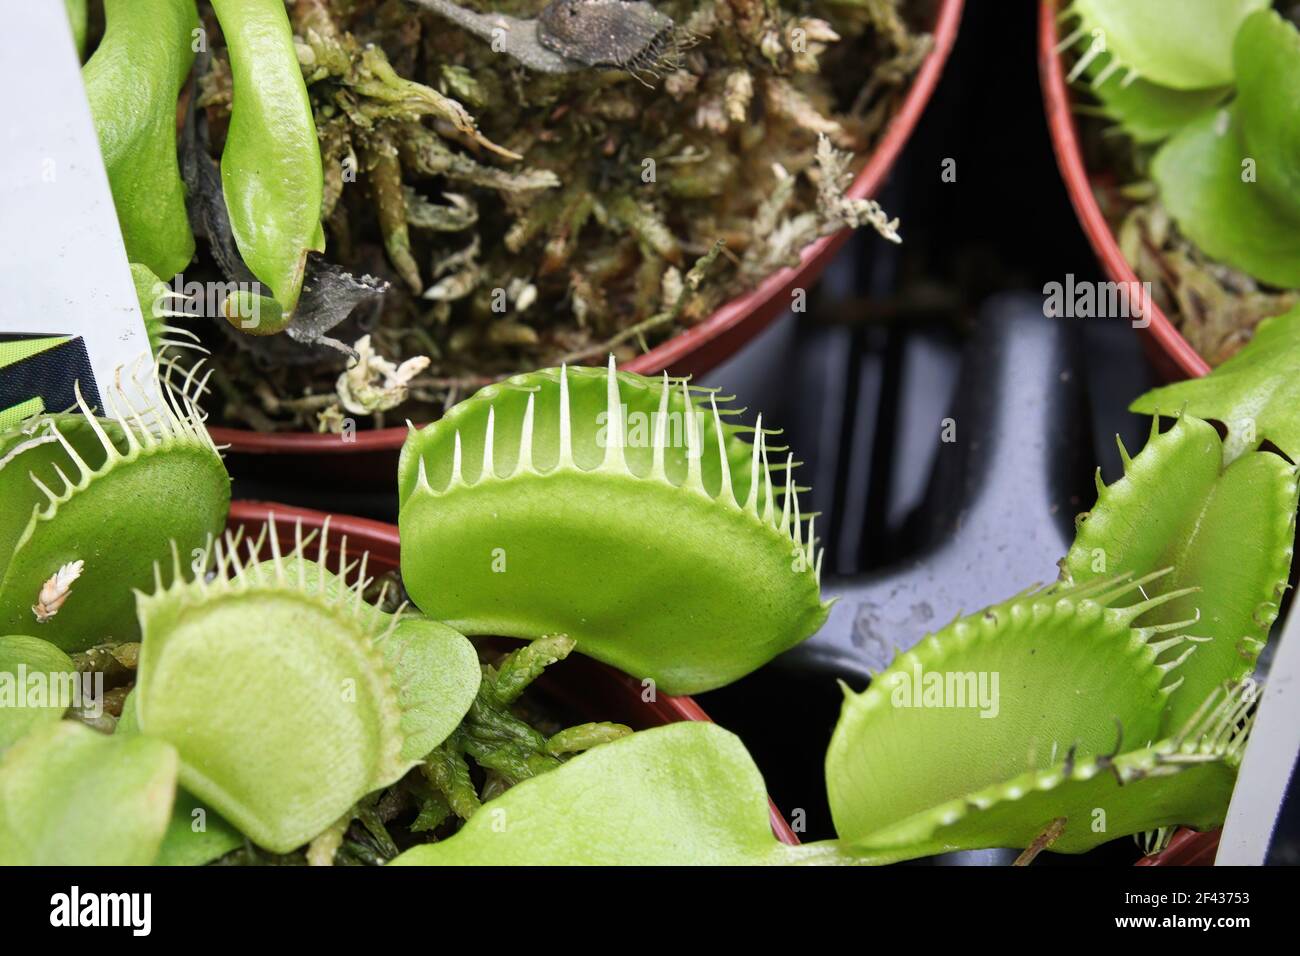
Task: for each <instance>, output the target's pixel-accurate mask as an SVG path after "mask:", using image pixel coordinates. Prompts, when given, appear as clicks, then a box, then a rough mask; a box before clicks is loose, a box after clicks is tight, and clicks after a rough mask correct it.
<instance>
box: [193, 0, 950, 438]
mask: <svg viewBox="0 0 1300 956" xmlns="http://www.w3.org/2000/svg"><path fill="white" fill-rule="evenodd" d="M461 6H462V7H464V8H465V9H467V10H471V11H480V12H491V13H498V14H505V15H508V16H513V17H516V18H533V17H536V16H538V14H539V12H540V11H541V10H542V8H543V7H544V6H545V3H544V2H543V0H494V2H491V3H489V2H487V0H466V2H465V3H463V4H462V5H461ZM656 7H657V9H658V10H659V11H662V12H663V13H665V14H668V15H670V16H671V17H672V18H673V19H674V21H675V22H676V24H677V26H678V28H679V29H681V30H682V31H683V34H682V35H683V36H689V37H691V38H693V39H694V40H695V41H696V42H695V43H694V45H693V46H691V45H690V44H683V45H682V49H680V50H678V51H676V52H675V57H676V60H677V68H676V69H674V70H672V71H671V72H666V75H663V77H662V79H658V80H655V79H654V78H653V77H646V76H645V75H644V73H641V72H638V75H637V76H633V75H631V74H629V73H627V72H624V71H621V70H613V69H582V70H579V71H575V72H567V73H558V74H556V73H544V72H537V71H535V70H530V69H528V68H526V67H524V66H522V65H521V64H520V63H519V61H518V60H516V59H514V58H512V57H511V56H509V55H508V54H506V53H499V52H494V50H493V49H492V45H491V43H490V42H488V41H485V40H483V39H481V38H479V37H478V36H475V35H473V34H471V33H469V32H467V31H465V30H463V29H461V28H460V27H458V26H456V25H454V24H452V23H450V22H449V21H448V20H446V19H444V18H443V17H441V16H439V15H438V14H437V13H433V12H429V11H427V10H425V9H422V8H419V7H417V6H415V5H413V4H411V3H407V2H402V0H383V2H374V0H296V2H295V3H293V4H291V7H290V16H291V20H292V22H293V25H294V30H295V34H296V35H297V41H298V50H299V59H300V61H301V62H302V64H303V70H304V75H305V77H306V78H307V81H308V88H309V92H310V94H311V97H312V102H313V104H314V105H315V110H316V121H317V126H318V129H319V131H320V138H321V143H322V152H323V156H324V160H325V162H324V168H325V204H324V218H325V222H326V228H327V236H328V245H327V250H326V258H328V259H329V260H330V261H332V262H336V263H339V264H340V265H342V266H343V267H344V268H346V269H348V270H349V271H351V272H353V273H355V274H357V275H361V274H363V273H371V274H374V275H377V276H381V277H383V278H386V279H388V280H389V281H390V282H391V288H390V290H389V292H388V293H387V295H386V296H385V298H384V300H383V302H382V304H381V305H380V306H379V307H378V309H372V310H366V309H364V308H363V309H359V310H358V314H356V315H354V316H353V317H352V318H350V319H349V320H348V321H347V322H346V323H344V325H342V326H340V327H339V328H338V329H336V330H334V332H332V333H331V334H332V335H334V336H336V337H338V338H339V339H342V340H345V341H347V342H353V341H355V340H357V339H359V338H360V337H361V336H362V335H363V334H366V333H368V334H369V336H370V342H369V345H370V346H371V347H372V348H373V351H374V353H376V354H377V355H379V356H381V357H382V358H383V359H385V360H391V361H392V362H395V363H400V362H401V361H403V360H405V359H408V358H412V357H416V356H421V355H427V356H428V357H429V358H430V359H431V364H430V365H429V366H428V368H427V369H426V370H424V371H423V372H422V373H421V374H420V375H418V376H416V377H415V378H414V379H413V380H412V381H411V382H410V383H409V388H408V393H407V400H406V402H405V403H403V404H402V405H400V406H398V407H397V408H396V409H389V410H387V415H388V417H389V418H396V420H398V421H400V420H401V418H403V417H410V418H414V419H416V420H421V419H428V418H430V417H434V416H435V415H436V414H437V413H438V411H439V410H440V409H441V408H442V407H444V406H445V405H446V404H447V403H450V402H452V401H454V400H456V399H457V398H458V397H460V396H462V395H463V394H464V393H465V392H466V391H472V390H473V389H475V388H477V387H478V386H479V385H482V384H485V383H486V382H488V381H491V380H493V379H495V378H498V377H501V376H504V375H507V374H511V373H514V372H517V371H519V370H521V369H525V368H533V367H540V366H548V365H557V364H559V363H560V362H561V361H579V360H588V359H591V358H593V357H596V358H600V357H602V356H603V355H604V354H605V353H606V352H608V351H613V352H614V353H615V354H616V355H618V356H619V357H620V358H621V359H626V358H630V357H631V356H633V355H635V354H636V353H637V352H639V351H641V350H643V349H645V348H647V347H649V346H650V345H652V344H654V343H655V342H657V341H661V340H662V339H663V338H665V337H667V336H668V335H671V334H672V333H673V332H674V331H677V330H679V329H680V328H682V327H685V326H689V325H692V324H695V323H698V322H700V321H702V320H703V319H705V318H706V317H707V316H708V315H709V314H711V313H712V312H713V311H714V310H715V309H716V308H717V307H718V306H719V305H721V304H722V303H723V302H725V301H726V300H728V299H729V298H731V297H733V296H735V295H737V294H739V293H741V292H744V291H746V290H748V289H750V288H752V287H753V286H754V285H755V284H757V282H759V281H760V280H761V279H762V278H763V277H765V276H766V275H768V274H770V273H771V272H772V271H774V270H775V269H777V268H779V267H781V266H785V265H789V264H792V263H794V262H795V261H797V258H798V253H799V250H800V249H802V248H803V246H805V245H806V244H807V243H808V242H810V241H812V240H813V239H815V238H817V237H818V236H820V235H824V234H826V233H829V232H832V231H835V230H836V229H838V228H841V227H842V226H845V225H848V226H857V225H863V224H871V225H873V226H874V227H875V228H876V229H878V230H879V231H880V232H881V233H882V234H884V235H886V236H887V237H890V238H894V239H895V240H896V236H894V235H893V231H894V227H895V225H896V224H895V223H890V222H889V221H888V220H887V218H886V216H885V215H884V213H883V212H882V211H881V210H880V209H879V207H878V206H876V205H875V204H874V203H869V202H865V201H852V200H847V199H846V198H845V197H844V196H843V190H844V188H845V187H846V186H847V184H848V182H849V181H851V178H852V174H851V168H850V167H851V164H853V157H854V156H857V157H863V156H865V154H866V153H867V152H869V150H870V148H871V146H872V144H873V143H874V142H875V140H876V139H877V138H878V136H879V134H880V132H881V130H882V128H883V126H884V125H885V122H886V121H887V120H888V118H889V117H890V116H891V115H892V113H893V111H894V109H895V108H896V106H897V103H898V101H899V98H900V96H901V94H902V92H903V91H904V90H905V88H906V84H907V82H908V81H909V79H910V77H911V75H912V73H913V72H914V71H915V70H916V68H917V67H918V66H919V64H920V62H921V60H922V59H923V58H924V56H925V54H926V53H927V52H928V50H929V48H930V38H929V37H928V36H927V35H925V34H921V33H916V32H913V28H912V25H911V24H909V22H908V21H907V20H905V18H904V11H907V12H912V11H913V9H914V8H916V9H915V15H916V17H917V18H918V19H920V18H921V17H923V16H925V15H927V14H928V12H929V10H930V6H929V5H928V4H925V3H916V4H911V3H907V2H906V0H850V2H846V3H828V2H822V0H814V2H809V3H793V2H782V3H778V2H775V0H768V2H763V0H710V2H704V3H696V2H693V0H692V2H688V0H669V2H663V3H658V4H656ZM900 8H902V9H900ZM209 22H210V20H209ZM214 35H216V34H215V33H214ZM647 80H649V83H648V82H647ZM650 83H652V84H653V85H650ZM199 103H200V105H202V106H203V107H204V108H205V109H206V110H207V117H208V120H209V125H210V128H211V129H212V131H213V144H212V147H211V148H212V149H214V150H215V149H218V148H219V145H220V142H219V140H220V136H221V132H222V129H223V127H224V123H225V117H226V116H227V115H228V112H229V104H230V90H229V70H228V66H227V64H226V62H225V51H224V49H223V48H222V47H221V46H220V45H219V44H214V50H213V55H212V58H211V68H210V71H209V72H208V73H207V74H206V75H205V76H204V77H202V78H201V85H200V99H199ZM250 347H252V348H254V349H258V350H259V351H260V350H265V349H274V351H273V352H270V353H263V354H259V352H248V351H245V350H246V349H248V348H250ZM305 348H306V347H303V346H298V345H297V344H296V343H276V344H274V345H268V344H264V343H262V342H260V341H259V342H253V343H249V342H248V341H247V340H245V341H241V342H238V343H224V344H222V345H221V347H220V349H219V350H218V351H219V354H218V355H217V357H216V361H217V364H218V366H219V370H220V374H219V376H218V378H217V380H216V384H217V386H218V394H219V395H223V396H224V397H225V399H226V405H225V408H224V416H222V417H225V418H226V419H227V420H228V421H230V422H232V423H235V424H247V425H251V426H253V427H254V428H257V429H262V430H268V429H295V430H301V429H305V428H306V429H316V428H319V429H321V430H329V429H334V430H337V429H338V428H340V427H342V422H343V418H344V415H345V414H346V415H351V414H353V411H352V410H349V411H347V412H343V411H342V410H341V408H340V396H339V395H338V394H336V392H335V384H336V382H337V381H339V380H340V373H341V372H342V371H343V367H344V359H343V357H342V356H340V355H339V354H338V353H329V352H310V351H306V352H305V351H304V349H305ZM384 423H385V410H378V411H377V412H376V413H375V414H373V415H372V416H371V417H370V418H369V420H368V421H365V420H363V424H362V425H361V427H367V425H373V426H381V425H383V424H384Z"/></svg>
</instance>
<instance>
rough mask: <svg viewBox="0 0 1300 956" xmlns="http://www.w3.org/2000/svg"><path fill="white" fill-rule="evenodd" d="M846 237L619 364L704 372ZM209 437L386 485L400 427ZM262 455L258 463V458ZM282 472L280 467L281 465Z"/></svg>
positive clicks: (945, 33)
mask: <svg viewBox="0 0 1300 956" xmlns="http://www.w3.org/2000/svg"><path fill="white" fill-rule="evenodd" d="M962 3H963V0H938V12H937V14H936V16H935V23H934V31H933V36H934V48H933V49H932V50H931V51H930V54H929V56H927V57H926V58H925V62H924V63H922V64H921V68H920V69H919V70H918V71H917V74H916V78H915V79H914V80H913V81H912V86H911V88H910V89H909V90H908V92H907V95H906V97H905V98H904V99H903V104H902V106H901V107H900V108H899V110H898V112H897V114H895V115H894V117H893V118H892V119H891V120H890V121H889V125H888V126H887V127H886V129H885V135H884V137H883V138H882V139H881V141H880V143H879V145H877V146H876V148H875V150H874V151H873V152H872V154H871V158H870V159H869V160H868V161H867V164H866V165H865V166H864V167H863V168H862V171H861V172H859V173H858V175H857V177H856V178H855V179H854V181H853V184H852V185H851V186H850V187H849V190H848V194H849V195H850V196H853V197H855V198H865V197H867V196H870V195H873V194H874V193H875V192H876V190H877V189H878V188H879V187H880V185H881V183H882V182H884V179H885V177H886V176H887V175H888V173H889V170H890V168H891V167H892V166H893V164H894V161H895V160H896V159H897V158H898V155H899V153H900V152H902V149H903V146H904V144H905V143H906V142H907V140H908V137H909V136H911V134H912V130H913V129H914V128H915V126H916V124H917V121H918V120H919V119H920V117H921V113H922V111H923V110H924V109H925V105H926V103H927V102H928V101H929V99H930V95H931V94H932V93H933V92H934V88H935V86H936V85H937V84H938V82H939V75H940V73H942V71H943V65H944V62H945V61H946V60H947V59H948V53H949V51H951V49H952V45H953V43H954V42H955V40H956V39H957V26H958V24H959V23H960V21H961V11H962ZM847 238H848V232H847V231H841V232H838V233H836V234H834V235H831V236H824V237H822V238H821V239H818V240H817V241H816V242H813V243H811V244H810V245H808V246H807V247H806V248H804V250H803V252H802V253H801V255H800V259H799V265H797V266H793V267H790V268H785V269H782V270H781V271H780V272H777V273H774V274H773V275H770V276H768V277H767V278H766V279H765V280H763V282H762V283H761V284H760V285H759V286H758V287H757V288H756V289H754V290H752V291H751V292H748V293H746V294H745V295H742V296H739V297H737V298H735V299H732V300H731V301H730V302H728V303H727V304H725V305H724V306H722V307H721V308H720V309H718V311H716V312H715V313H713V315H711V316H709V318H707V319H705V320H704V321H703V322H701V323H700V324H699V325H697V326H694V327H693V328H690V329H687V330H686V331H684V332H680V333H678V334H677V335H675V336H673V337H672V338H671V339H669V340H668V341H667V342H664V343H663V344H662V345H660V346H658V347H657V348H654V349H651V350H650V351H649V352H646V353H645V354H643V355H639V356H637V357H636V358H635V359H633V360H632V361H630V362H628V363H627V364H625V365H624V366H623V368H625V369H626V370H628V371H630V372H640V373H642V374H655V373H658V372H661V371H663V370H664V369H667V370H668V371H670V372H671V373H673V374H675V375H697V374H701V373H703V372H707V371H708V370H709V369H711V368H713V367H714V366H715V365H717V364H718V363H719V362H721V361H722V360H723V359H725V358H727V357H728V356H730V355H731V354H733V353H734V352H735V351H736V350H737V349H738V348H740V346H742V345H744V344H745V343H746V342H748V341H749V340H750V339H752V338H753V337H754V336H755V335H757V334H758V333H759V332H761V331H762V330H763V329H764V328H766V327H767V325H768V324H769V323H771V321H772V320H773V319H775V318H776V317H777V316H778V315H780V314H781V313H782V312H783V311H784V309H785V308H786V306H787V304H788V303H789V302H790V296H791V293H792V291H793V290H794V289H796V288H806V287H807V286H809V285H811V284H812V283H813V282H815V281H816V280H817V278H818V277H819V276H820V275H821V273H822V271H823V270H824V269H825V268H826V266H827V265H828V264H829V263H830V260H831V258H832V257H833V256H834V254H835V252H836V251H837V250H838V249H839V248H840V246H841V245H843V244H844V242H845V240H846V239H847ZM210 431H211V432H212V438H213V440H214V441H216V442H217V443H219V444H223V445H228V446H229V452H228V453H227V461H228V464H229V466H230V469H231V472H232V473H234V474H236V475H239V476H249V477H270V476H272V474H273V473H274V472H275V470H276V469H275V467H274V466H273V465H271V464H270V463H269V462H268V461H266V460H265V456H281V455H293V456H296V460H294V461H293V462H292V467H293V468H294V469H295V470H303V471H305V472H307V473H310V474H315V475H318V476H320V477H330V478H338V479H341V480H343V481H348V482H370V483H373V482H374V481H375V480H376V479H381V480H383V481H386V482H388V483H390V484H391V482H392V481H393V480H394V477H393V476H394V473H395V467H396V460H397V452H398V450H399V449H400V448H401V447H402V442H403V441H405V440H406V429H405V428H404V427H401V428H378V429H372V430H369V431H361V432H357V434H356V435H355V436H353V438H354V439H355V440H349V441H342V440H341V439H340V438H339V436H337V435H320V434H316V433H313V432H272V433H266V432H255V431H250V430H247V429H238V428H212V429H210ZM259 457H260V458H262V460H261V461H259V460H258V459H259ZM281 467H283V465H281Z"/></svg>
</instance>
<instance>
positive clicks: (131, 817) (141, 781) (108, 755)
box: [0, 721, 177, 866]
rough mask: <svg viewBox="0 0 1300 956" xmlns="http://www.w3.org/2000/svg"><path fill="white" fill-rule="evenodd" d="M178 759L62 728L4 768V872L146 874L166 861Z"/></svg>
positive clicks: (31, 741)
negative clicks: (55, 869)
mask: <svg viewBox="0 0 1300 956" xmlns="http://www.w3.org/2000/svg"><path fill="white" fill-rule="evenodd" d="M176 767H177V760H176V751H175V750H173V749H172V748H171V747H170V746H168V745H167V744H165V743H163V742H162V741H159V740H151V739H149V738H147V737H134V738H126V739H119V738H118V737H117V736H116V735H114V736H111V737H109V736H105V735H103V734H100V733H96V732H95V731H93V730H91V729H90V728H88V727H86V726H85V725H83V724H78V723H73V722H72V721H58V722H56V723H52V724H47V725H46V726H44V727H41V728H38V729H37V730H35V731H33V732H32V733H30V734H28V735H27V736H26V737H24V738H23V739H22V740H20V741H19V742H18V743H16V744H15V745H14V746H13V747H11V748H9V750H7V751H6V752H5V754H4V758H3V760H0V866H19V865H42V866H142V865H145V864H148V863H152V862H153V860H154V858H155V856H157V853H158V847H159V845H160V844H161V842H162V838H163V833H164V832H165V830H166V829H167V821H168V819H169V818H170V816H171V811H172V798H173V796H174V794H175V792H176Z"/></svg>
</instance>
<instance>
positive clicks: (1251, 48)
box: [1234, 10, 1300, 220]
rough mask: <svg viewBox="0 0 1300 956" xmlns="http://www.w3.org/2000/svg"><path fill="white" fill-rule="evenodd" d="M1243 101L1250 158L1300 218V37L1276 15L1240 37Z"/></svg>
mask: <svg viewBox="0 0 1300 956" xmlns="http://www.w3.org/2000/svg"><path fill="white" fill-rule="evenodd" d="M1235 49H1236V53H1235V60H1236V65H1237V101H1236V104H1235V107H1234V109H1235V110H1236V113H1237V115H1238V116H1239V117H1240V118H1241V138H1242V142H1243V143H1244V144H1245V147H1246V149H1245V154H1246V155H1247V156H1249V157H1251V158H1253V159H1254V160H1255V162H1256V164H1257V171H1258V176H1259V184H1260V185H1261V186H1263V187H1264V188H1265V189H1266V190H1267V191H1268V193H1269V196H1270V197H1271V199H1272V201H1273V202H1274V203H1275V204H1277V205H1278V206H1279V207H1281V208H1282V209H1285V210H1287V212H1288V214H1289V217H1290V219H1292V220H1295V219H1298V218H1300V123H1298V122H1297V115H1296V111H1297V109H1300V31H1298V30H1296V28H1295V27H1294V26H1293V25H1292V24H1291V23H1290V22H1289V21H1287V20H1284V19H1282V17H1280V16H1278V14H1277V13H1276V12H1275V11H1273V10H1261V11H1260V12H1259V13H1256V14H1255V15H1254V16H1252V17H1250V18H1249V19H1247V20H1246V22H1245V23H1244V24H1243V25H1242V27H1241V30H1240V32H1239V33H1238V34H1237V42H1236V48H1235Z"/></svg>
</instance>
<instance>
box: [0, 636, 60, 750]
mask: <svg viewBox="0 0 1300 956" xmlns="http://www.w3.org/2000/svg"><path fill="white" fill-rule="evenodd" d="M33 675H35V677H36V683H35V684H34V685H33V684H32V682H31V677H32V676H33ZM75 675H76V668H74V667H73V666H72V661H71V660H70V659H69V657H68V655H67V654H65V653H63V651H61V650H59V649H58V648H57V647H55V646H54V645H53V644H51V643H50V642H49V641H42V640H40V639H39V638H35V637H27V636H25V635H22V634H14V635H10V636H9V637H0V754H2V753H4V752H5V750H7V749H8V748H9V746H10V745H11V744H13V743H14V742H15V741H17V740H18V739H19V738H20V737H22V736H23V735H25V734H26V733H27V732H28V731H30V730H31V729H32V728H33V727H36V726H38V725H40V724H45V723H50V722H52V721H56V720H58V719H59V718H60V717H62V716H63V712H64V711H65V710H67V704H66V702H61V701H60V699H59V690H60V688H66V687H67V686H69V682H70V681H71V680H73V679H75ZM37 688H39V689H40V692H41V694H42V695H43V696H42V698H41V699H39V700H37V701H33V700H32V697H31V691H32V690H33V689H37Z"/></svg>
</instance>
